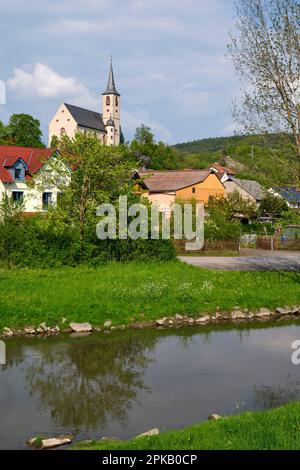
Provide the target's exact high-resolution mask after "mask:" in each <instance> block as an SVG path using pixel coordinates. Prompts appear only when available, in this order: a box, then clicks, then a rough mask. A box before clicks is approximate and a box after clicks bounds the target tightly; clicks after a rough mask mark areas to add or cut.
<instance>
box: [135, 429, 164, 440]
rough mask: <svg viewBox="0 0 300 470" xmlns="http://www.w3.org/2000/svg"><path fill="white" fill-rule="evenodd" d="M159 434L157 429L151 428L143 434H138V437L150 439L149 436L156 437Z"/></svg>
mask: <svg viewBox="0 0 300 470" xmlns="http://www.w3.org/2000/svg"><path fill="white" fill-rule="evenodd" d="M158 434H159V429H158V428H153V429H150V430H149V431H146V432H143V433H142V434H139V435H138V436H136V437H137V438H138V437H151V436H157V435H158Z"/></svg>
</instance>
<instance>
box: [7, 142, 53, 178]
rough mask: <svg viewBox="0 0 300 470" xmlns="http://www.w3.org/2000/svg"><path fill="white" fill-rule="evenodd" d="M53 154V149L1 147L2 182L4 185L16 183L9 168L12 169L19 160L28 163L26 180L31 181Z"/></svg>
mask: <svg viewBox="0 0 300 470" xmlns="http://www.w3.org/2000/svg"><path fill="white" fill-rule="evenodd" d="M53 153H54V151H53V150H52V149H36V148H28V147H11V146H7V145H0V180H1V181H2V182H3V183H13V182H14V179H13V178H12V176H11V174H10V172H9V171H8V168H10V167H12V166H13V165H14V164H15V163H16V161H17V160H19V159H22V160H23V161H24V162H25V163H26V165H27V167H28V169H27V174H26V178H27V179H30V175H33V174H35V173H37V172H38V171H39V169H40V168H42V166H43V165H44V163H45V161H46V160H48V159H49V158H50V157H51V155H53Z"/></svg>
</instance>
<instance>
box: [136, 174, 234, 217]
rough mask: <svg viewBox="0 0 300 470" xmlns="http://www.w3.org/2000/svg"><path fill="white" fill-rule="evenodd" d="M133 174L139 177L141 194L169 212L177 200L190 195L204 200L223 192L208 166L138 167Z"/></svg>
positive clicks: (161, 209)
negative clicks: (179, 168)
mask: <svg viewBox="0 0 300 470" xmlns="http://www.w3.org/2000/svg"><path fill="white" fill-rule="evenodd" d="M135 178H140V179H141V180H142V181H143V188H144V190H145V193H144V196H145V197H147V198H148V199H149V201H150V202H151V203H152V204H156V205H157V206H158V207H159V210H160V211H161V212H165V213H170V212H171V208H172V204H174V202H175V201H176V199H177V200H181V201H189V200H191V199H194V200H196V201H197V202H201V203H203V204H206V203H207V202H208V200H209V199H210V198H212V197H216V196H223V195H224V194H225V188H224V186H223V184H222V183H221V181H220V180H219V178H218V177H217V175H216V174H215V172H214V171H212V170H210V169H209V170H171V171H156V170H143V171H138V172H137V173H136V175H135Z"/></svg>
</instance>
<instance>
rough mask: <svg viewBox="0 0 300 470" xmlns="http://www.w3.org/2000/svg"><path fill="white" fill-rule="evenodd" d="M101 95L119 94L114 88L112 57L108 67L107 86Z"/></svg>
mask: <svg viewBox="0 0 300 470" xmlns="http://www.w3.org/2000/svg"><path fill="white" fill-rule="evenodd" d="M102 95H117V96H120V93H118V92H117V90H116V85H115V78H114V71H113V66H112V59H110V68H109V75H108V82H107V87H106V90H105V92H104V93H102Z"/></svg>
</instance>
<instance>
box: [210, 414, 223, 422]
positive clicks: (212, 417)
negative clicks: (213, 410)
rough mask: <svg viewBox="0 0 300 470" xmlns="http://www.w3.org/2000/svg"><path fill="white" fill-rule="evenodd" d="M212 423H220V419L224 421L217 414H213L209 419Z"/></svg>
mask: <svg viewBox="0 0 300 470" xmlns="http://www.w3.org/2000/svg"><path fill="white" fill-rule="evenodd" d="M208 419H209V420H210V421H218V420H219V419H222V416H220V415H217V414H212V415H210V416H209V417H208Z"/></svg>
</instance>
